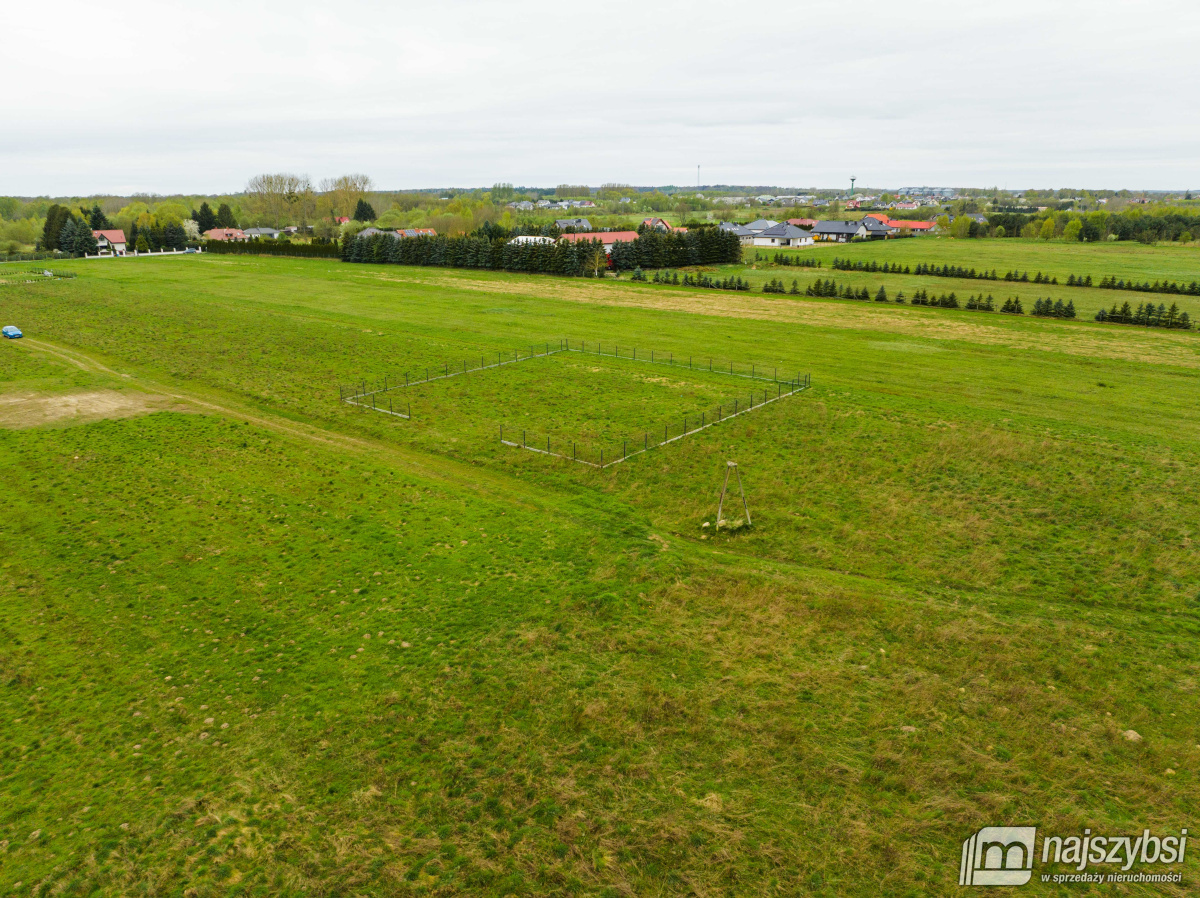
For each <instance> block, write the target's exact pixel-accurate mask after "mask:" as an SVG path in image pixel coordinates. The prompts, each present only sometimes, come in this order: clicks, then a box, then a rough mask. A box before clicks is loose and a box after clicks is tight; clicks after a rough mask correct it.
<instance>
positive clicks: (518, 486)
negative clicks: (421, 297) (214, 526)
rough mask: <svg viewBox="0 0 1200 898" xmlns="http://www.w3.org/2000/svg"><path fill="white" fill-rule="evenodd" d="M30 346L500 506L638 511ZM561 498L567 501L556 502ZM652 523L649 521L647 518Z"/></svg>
mask: <svg viewBox="0 0 1200 898" xmlns="http://www.w3.org/2000/svg"><path fill="white" fill-rule="evenodd" d="M25 339H29V338H25ZM29 344H30V345H31V346H35V347H37V348H38V349H41V350H43V351H45V352H47V353H50V354H51V355H54V356H56V357H57V358H59V359H62V360H63V361H66V362H68V363H70V364H72V365H74V366H76V367H78V368H80V369H82V370H83V371H87V372H89V373H92V374H107V375H110V376H113V377H120V378H124V379H126V380H130V381H132V382H134V383H137V384H138V385H139V386H140V387H142V388H143V389H146V390H149V391H152V392H154V393H157V394H159V395H162V396H165V397H168V398H171V399H175V400H177V401H180V402H185V403H189V404H191V405H193V406H196V407H198V408H201V409H205V410H207V411H210V412H213V413H215V414H218V415H222V416H224V417H227V418H236V419H239V420H242V421H245V422H247V423H250V424H254V425H255V426H257V427H261V428H263V429H265V430H270V431H273V432H275V433H279V434H283V435H286V436H289V437H292V438H294V439H299V440H303V441H305V442H308V443H313V444H316V445H319V446H322V447H324V448H332V449H340V450H343V451H349V452H354V453H357V454H364V455H369V456H370V457H371V458H372V460H374V461H377V462H378V461H382V462H387V461H389V460H390V461H391V462H392V463H394V464H396V466H398V467H403V468H405V469H406V470H408V471H410V472H411V473H413V474H416V475H418V476H422V477H425V478H428V479H430V480H437V481H440V482H442V483H445V484H449V485H451V486H454V487H456V488H458V489H460V490H464V491H467V492H470V493H482V494H484V495H486V496H487V497H488V498H489V499H491V500H492V501H495V502H498V503H501V504H504V503H512V504H516V505H518V506H519V507H521V508H523V509H526V510H529V511H536V512H541V513H543V514H546V513H549V514H552V515H554V516H556V517H559V518H563V519H567V520H571V521H573V522H575V523H580V524H584V525H585V526H586V525H590V526H596V525H603V522H602V521H600V520H598V518H597V515H604V514H606V513H607V515H610V516H611V517H612V521H610V522H608V523H609V524H613V525H616V524H618V523H620V525H621V526H622V527H626V526H627V525H628V521H629V519H630V516H636V512H635V509H633V508H632V507H630V506H626V505H624V503H622V504H621V507H619V508H617V507H614V508H612V509H611V510H607V512H606V511H605V510H602V509H600V508H598V507H597V506H596V503H594V502H589V503H584V505H585V506H586V507H579V508H578V510H570V509H572V508H574V507H576V506H578V505H579V503H574V502H570V501H569V500H570V498H571V497H570V496H569V495H567V494H565V493H562V494H558V496H555V494H553V493H550V492H542V491H534V490H531V489H530V488H529V484H527V483H525V482H523V481H521V480H519V479H516V478H511V477H506V476H504V475H501V474H497V473H495V472H493V471H488V470H486V469H484V468H478V467H471V466H467V465H463V464H462V463H460V462H456V461H453V460H451V459H443V458H440V457H437V456H427V455H422V454H419V453H415V452H412V451H409V450H406V449H403V448H401V447H398V446H394V445H391V444H387V443H381V442H378V441H375V440H371V439H367V438H363V437H354V436H349V435H347V434H342V433H337V432H335V431H331V430H326V429H324V428H321V427H318V426H316V425H314V424H309V423H307V422H305V423H301V422H294V421H290V420H288V419H286V418H283V417H281V416H275V415H264V414H262V413H261V412H260V411H257V410H254V411H252V410H251V409H250V407H247V406H245V405H242V404H240V403H234V402H229V401H228V399H227V398H225V399H223V401H220V402H218V401H215V400H214V399H213V398H205V397H204V396H202V395H199V394H198V393H196V392H183V391H181V390H180V389H179V388H178V387H174V386H168V385H167V384H164V383H162V382H159V381H155V380H153V379H151V378H148V377H145V376H142V375H137V374H127V373H122V372H118V371H115V370H113V369H112V368H110V367H108V366H107V365H105V364H104V362H102V361H100V359H98V358H96V357H95V356H92V355H90V354H88V353H86V352H83V351H81V350H79V349H76V348H74V347H66V346H62V345H60V344H57V343H50V342H48V341H46V340H34V339H29ZM556 498H559V499H561V500H565V501H558V502H556V501H555V499H556ZM614 501H615V500H614ZM648 526H649V522H648V521H647V527H648Z"/></svg>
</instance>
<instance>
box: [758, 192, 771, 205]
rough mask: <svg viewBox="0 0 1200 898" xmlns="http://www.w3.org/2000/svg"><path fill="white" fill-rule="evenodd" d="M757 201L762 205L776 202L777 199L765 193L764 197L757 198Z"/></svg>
mask: <svg viewBox="0 0 1200 898" xmlns="http://www.w3.org/2000/svg"><path fill="white" fill-rule="evenodd" d="M755 199H756V200H758V201H759V202H760V203H773V202H775V197H773V196H771V195H770V194H769V193H764V194H763V195H762V196H756V197H755Z"/></svg>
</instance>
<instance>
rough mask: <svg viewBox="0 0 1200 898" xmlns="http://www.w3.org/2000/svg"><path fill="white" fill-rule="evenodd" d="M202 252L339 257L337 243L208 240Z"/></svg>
mask: <svg viewBox="0 0 1200 898" xmlns="http://www.w3.org/2000/svg"><path fill="white" fill-rule="evenodd" d="M204 251H205V252H206V253H216V254H217V255H226V256H304V257H308V258H313V257H315V258H325V259H336V258H338V257H339V256H340V255H341V248H340V247H339V246H338V244H337V241H334V242H333V243H325V244H322V243H284V242H276V241H274V240H269V241H268V240H248V241H245V242H237V241H233V240H209V241H208V242H206V243H205V244H204Z"/></svg>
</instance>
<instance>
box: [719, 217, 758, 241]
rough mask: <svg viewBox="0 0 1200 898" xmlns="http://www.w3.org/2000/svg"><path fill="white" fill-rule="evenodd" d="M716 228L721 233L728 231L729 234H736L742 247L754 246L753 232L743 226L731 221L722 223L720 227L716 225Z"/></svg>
mask: <svg viewBox="0 0 1200 898" xmlns="http://www.w3.org/2000/svg"><path fill="white" fill-rule="evenodd" d="M718 227H719V228H720V229H721V230H722V231H728V232H729V233H731V234H737V237H738V240H739V241H740V242H741V244H742V246H752V245H753V244H754V231H752V230H750V229H749V228H747V227H745V226H744V225H740V224H737V223H736V222H733V221H723V222H721V224H720V225H718Z"/></svg>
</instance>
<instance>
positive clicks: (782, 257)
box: [754, 252, 821, 268]
mask: <svg viewBox="0 0 1200 898" xmlns="http://www.w3.org/2000/svg"><path fill="white" fill-rule="evenodd" d="M754 261H755V262H763V261H769V262H771V264H773V265H795V266H797V267H799V268H820V267H821V260H820V259H814V258H813V257H812V256H797V255H795V254H794V253H776V254H775V255H774V257H773V258H771V259H767V260H764V258H763V255H762V253H758V252H756V253H755V254H754Z"/></svg>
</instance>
